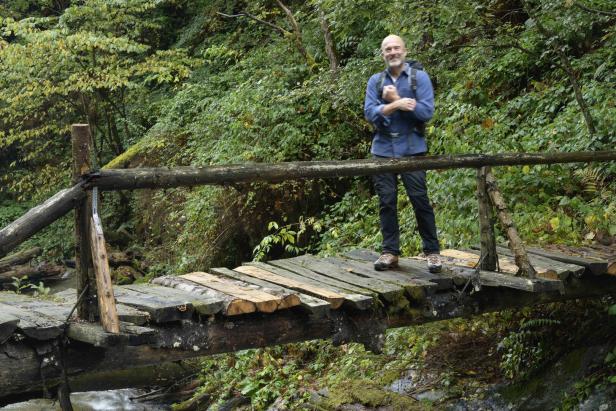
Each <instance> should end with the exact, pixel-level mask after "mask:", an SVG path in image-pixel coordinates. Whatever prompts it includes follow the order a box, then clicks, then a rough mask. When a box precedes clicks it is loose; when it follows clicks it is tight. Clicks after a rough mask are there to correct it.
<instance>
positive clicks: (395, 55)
mask: <svg viewBox="0 0 616 411" xmlns="http://www.w3.org/2000/svg"><path fill="white" fill-rule="evenodd" d="M381 52H382V53H383V59H384V60H385V64H387V66H388V67H400V66H401V65H402V64H404V59H405V58H406V48H405V47H404V42H403V41H402V39H401V38H400V37H398V36H387V37H385V40H383V43H382V44H381Z"/></svg>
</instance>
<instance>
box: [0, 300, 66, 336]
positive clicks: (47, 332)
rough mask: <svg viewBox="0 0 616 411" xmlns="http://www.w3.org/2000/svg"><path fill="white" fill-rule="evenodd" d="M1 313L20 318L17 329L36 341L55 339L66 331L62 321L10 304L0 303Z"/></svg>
mask: <svg viewBox="0 0 616 411" xmlns="http://www.w3.org/2000/svg"><path fill="white" fill-rule="evenodd" d="M0 312H3V313H4V314H8V315H11V316H13V317H17V318H19V323H18V324H17V328H18V329H19V330H21V331H22V332H23V333H24V334H25V335H26V336H28V337H31V338H34V339H36V340H51V339H54V338H56V337H57V336H58V335H60V334H61V333H62V332H63V330H64V323H63V322H61V321H58V320H54V319H53V318H50V317H48V316H46V315H42V314H40V313H37V312H32V311H29V310H24V309H22V308H20V307H16V306H14V305H11V304H8V303H0Z"/></svg>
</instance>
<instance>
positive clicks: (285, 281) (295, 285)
mask: <svg viewBox="0 0 616 411" xmlns="http://www.w3.org/2000/svg"><path fill="white" fill-rule="evenodd" d="M249 267H256V268H259V269H260V270H251V269H249ZM235 270H236V271H240V272H242V273H244V274H247V275H250V276H254V277H257V278H260V279H262V280H266V281H271V282H273V283H276V284H280V285H282V286H284V287H287V288H290V289H293V290H297V291H299V292H303V293H306V294H310V295H312V296H314V297H317V298H322V299H324V300H326V301H328V302H329V303H330V305H331V308H332V309H334V310H335V309H337V308H339V307H340V306H341V305H342V304H343V303H345V304H348V305H349V306H350V307H352V308H355V309H358V310H365V309H367V308H370V307H371V306H372V305H373V299H372V297H371V296H367V295H362V294H354V293H352V292H349V291H348V290H347V289H342V288H338V287H335V286H332V285H329V284H324V283H323V282H321V281H320V280H315V279H314V278H319V277H321V276H320V275H319V274H317V273H313V276H314V278H310V277H308V278H307V277H304V276H301V275H298V274H296V273H295V272H291V271H289V270H286V269H284V268H280V267H277V266H274V265H270V264H265V263H260V262H250V263H246V265H243V266H242V267H241V268H240V267H237V268H236V269H235ZM306 271H309V270H306Z"/></svg>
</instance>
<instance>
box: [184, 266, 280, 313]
mask: <svg viewBox="0 0 616 411" xmlns="http://www.w3.org/2000/svg"><path fill="white" fill-rule="evenodd" d="M180 277H181V278H185V279H187V280H190V281H193V282H195V283H197V284H200V285H203V286H205V287H208V288H211V289H214V290H217V291H220V292H223V293H225V294H229V295H232V296H234V297H237V298H241V299H243V300H247V301H251V302H253V303H254V304H255V306H256V307H257V311H260V312H264V313H272V312H274V311H276V310H277V309H278V307H279V306H280V305H281V304H282V299H281V298H280V297H276V296H275V295H271V294H268V293H265V292H263V291H259V290H255V289H252V288H250V287H248V286H247V285H242V284H238V283H236V282H232V281H230V280H224V279H222V278H220V277H216V276H215V275H212V274H208V273H203V272H194V273H189V274H184V275H181V276H180Z"/></svg>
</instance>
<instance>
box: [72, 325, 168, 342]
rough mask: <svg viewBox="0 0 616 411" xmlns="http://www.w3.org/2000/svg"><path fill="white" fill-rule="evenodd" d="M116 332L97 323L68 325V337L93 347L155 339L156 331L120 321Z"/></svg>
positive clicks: (153, 340)
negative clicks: (108, 330) (109, 330)
mask: <svg viewBox="0 0 616 411" xmlns="http://www.w3.org/2000/svg"><path fill="white" fill-rule="evenodd" d="M119 325H120V329H119V332H117V333H110V332H107V331H105V330H104V329H103V327H102V326H101V325H100V324H98V323H89V322H84V321H79V322H72V323H70V324H69V326H68V330H67V335H68V337H69V338H70V339H72V340H76V341H81V342H84V343H87V344H91V345H93V346H95V347H113V346H120V345H121V346H136V345H142V344H150V343H154V342H155V341H156V337H157V335H158V332H157V331H156V330H154V329H152V328H147V327H140V326H137V325H134V324H129V323H124V322H120V324H119Z"/></svg>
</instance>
